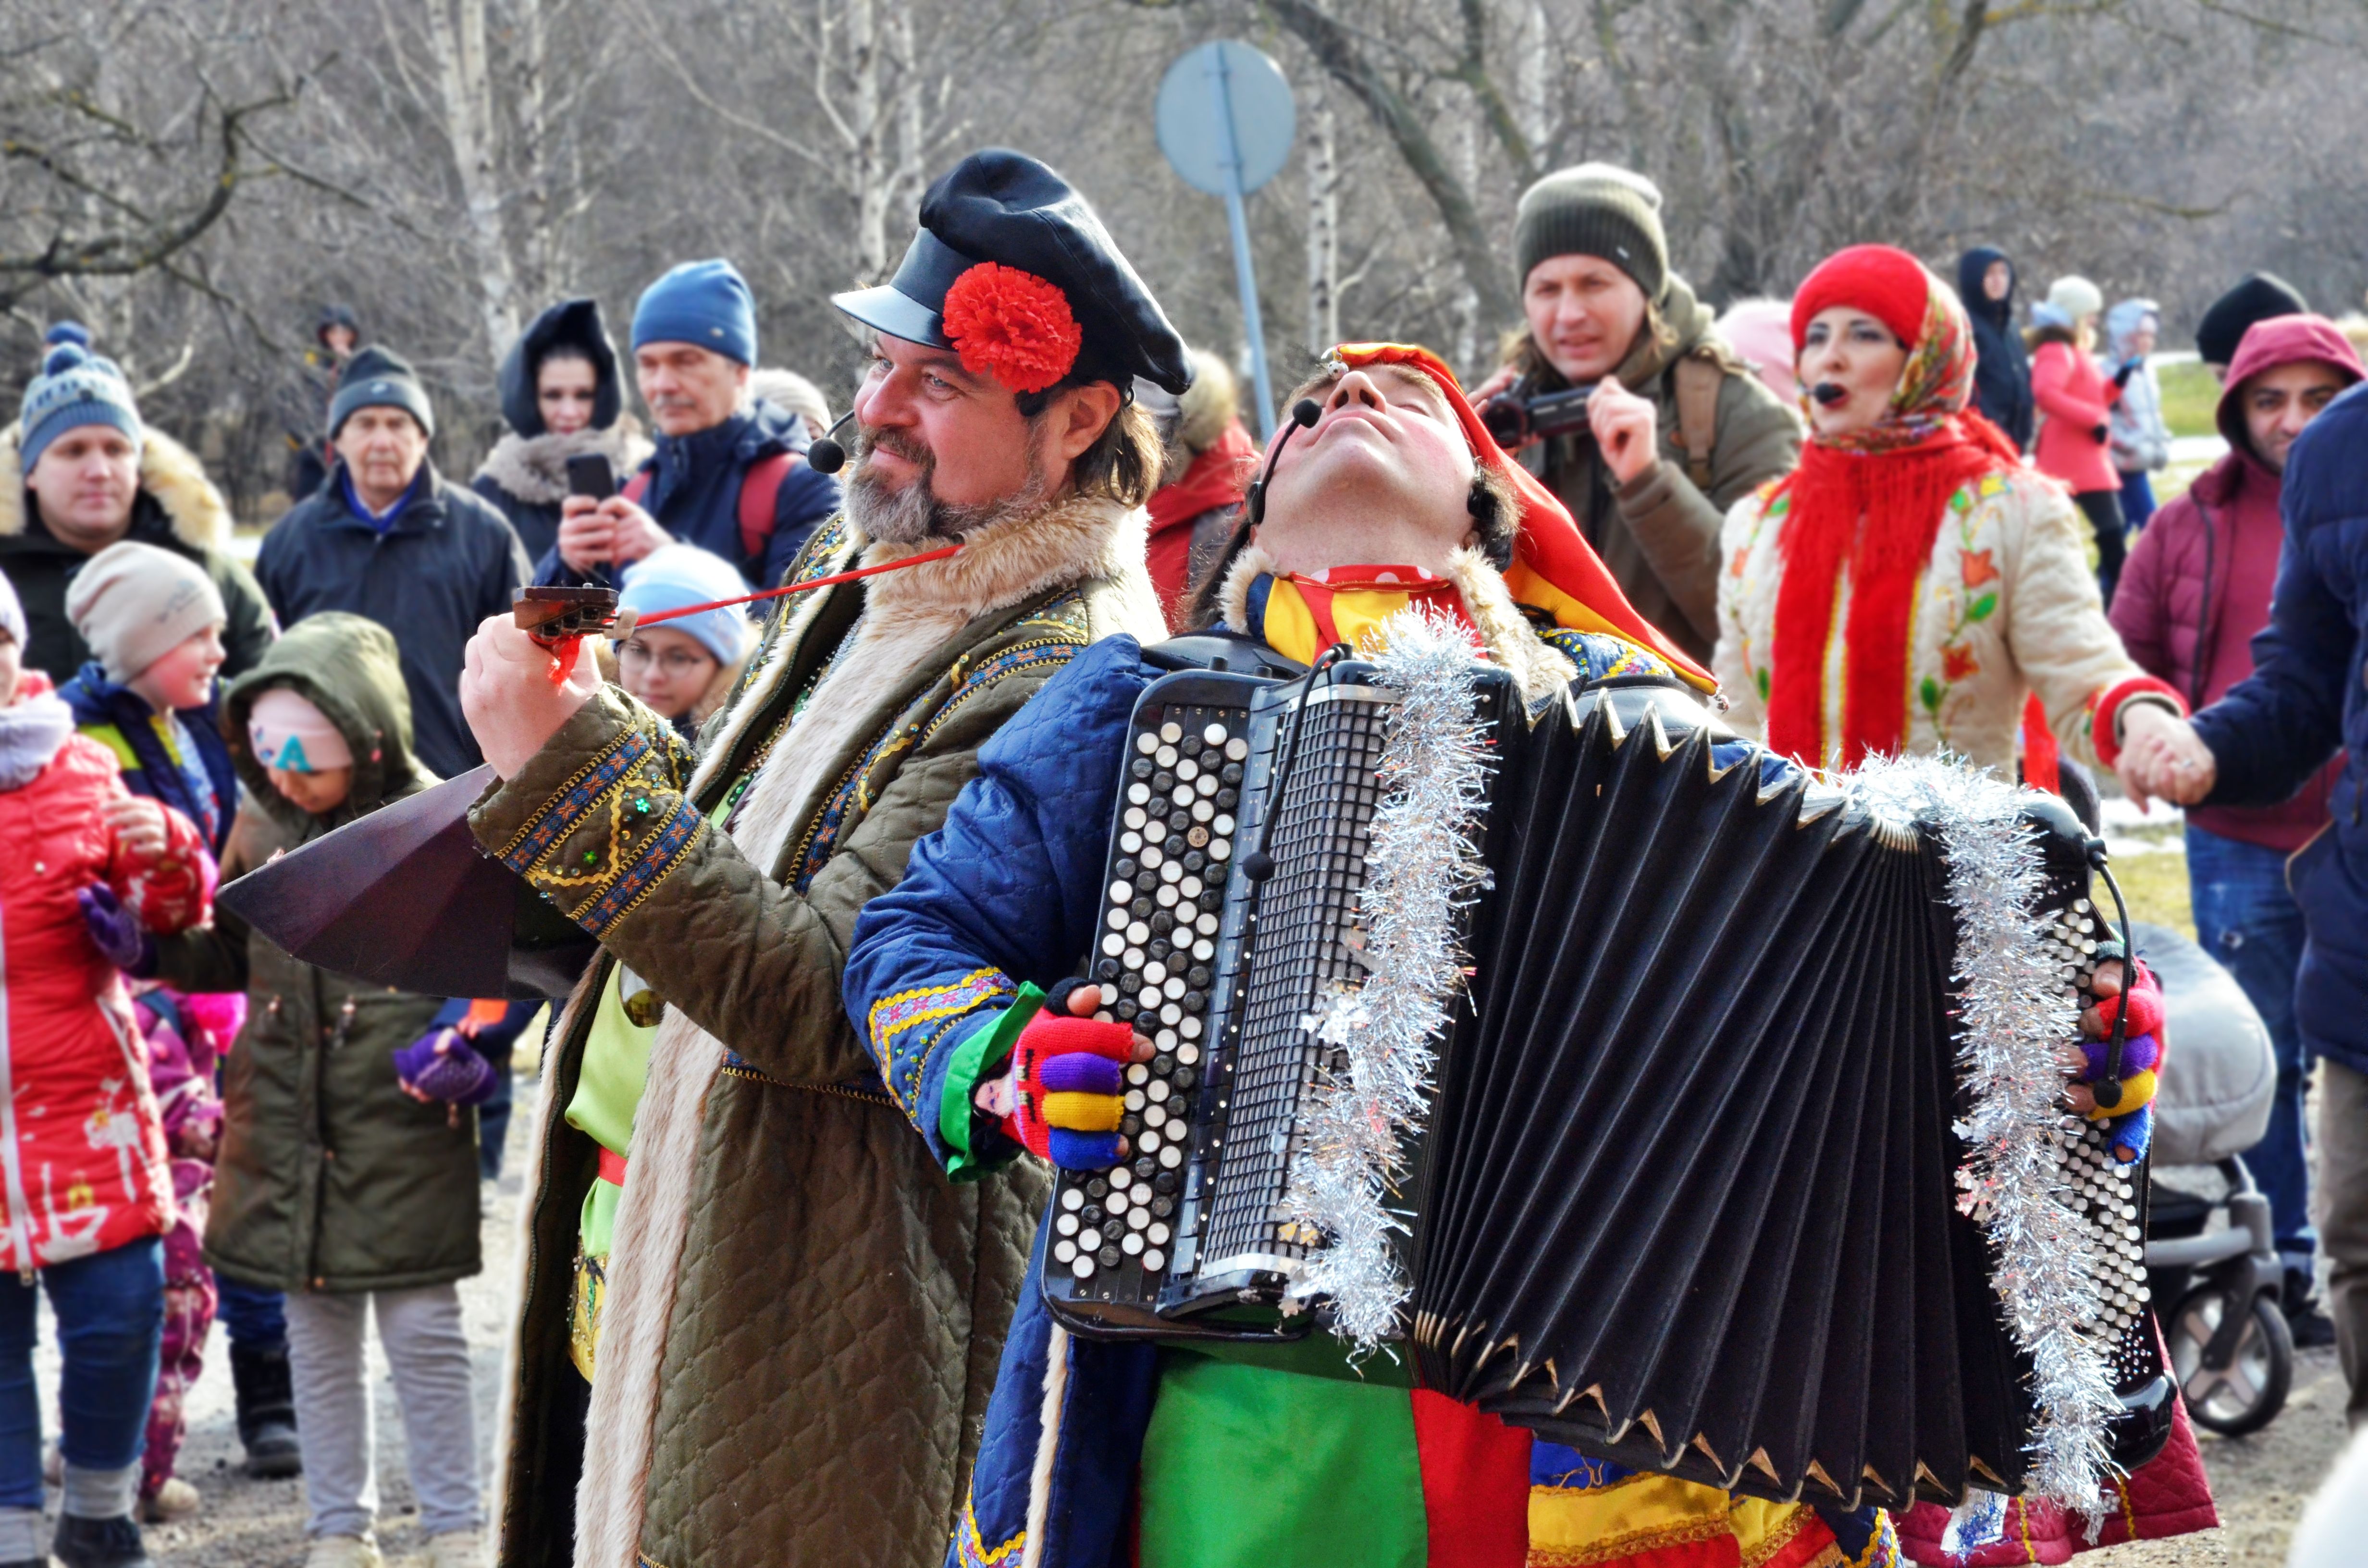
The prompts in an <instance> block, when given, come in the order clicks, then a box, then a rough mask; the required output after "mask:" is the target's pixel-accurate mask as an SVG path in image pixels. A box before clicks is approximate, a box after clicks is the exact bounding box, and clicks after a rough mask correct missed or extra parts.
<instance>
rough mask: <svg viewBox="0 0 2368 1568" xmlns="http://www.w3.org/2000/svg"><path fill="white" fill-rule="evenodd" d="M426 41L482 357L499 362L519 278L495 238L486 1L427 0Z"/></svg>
mask: <svg viewBox="0 0 2368 1568" xmlns="http://www.w3.org/2000/svg"><path fill="white" fill-rule="evenodd" d="M427 43H428V48H429V50H430V51H432V52H433V53H434V55H435V58H436V85H437V91H438V96H439V97H441V98H442V99H443V110H444V134H445V138H446V140H448V141H449V142H450V143H451V146H452V163H453V165H454V167H455V169H456V170H457V172H458V173H459V175H460V179H461V202H462V204H463V206H464V208H465V213H464V218H463V223H464V233H465V235H466V238H467V242H468V247H469V256H470V260H471V262H472V264H473V266H474V268H475V271H476V280H475V281H476V291H477V315H478V321H479V324H481V325H482V326H483V327H484V333H485V344H486V347H487V349H488V351H489V352H490V353H491V354H492V355H493V357H494V358H496V359H498V358H500V357H501V356H502V354H503V353H504V352H506V351H507V349H508V347H509V346H510V342H511V340H512V339H514V338H516V337H517V336H518V287H517V284H518V278H517V274H516V273H515V272H514V271H513V270H512V267H511V264H510V253H509V246H508V244H507V242H506V241H505V239H504V238H503V235H502V189H501V181H500V177H499V175H498V173H497V171H496V169H495V157H496V155H497V150H496V148H495V130H494V126H495V109H494V99H493V85H492V81H491V78H490V73H489V72H488V71H487V69H486V60H485V0H427Z"/></svg>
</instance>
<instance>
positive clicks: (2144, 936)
mask: <svg viewBox="0 0 2368 1568" xmlns="http://www.w3.org/2000/svg"><path fill="white" fill-rule="evenodd" d="M2132 934H2133V935H2134V936H2135V938H2136V941H2137V949H2138V952H2139V954H2140V956H2142V957H2143V958H2145V960H2146V962H2147V963H2149V964H2151V965H2152V966H2153V967H2154V971H2155V972H2156V974H2157V976H2159V977H2160V978H2161V981H2162V988H2163V1003H2164V1010H2165V1014H2166V1016H2167V1017H2168V1018H2169V1040H2168V1044H2169V1056H2168V1057H2167V1059H2166V1061H2165V1063H2164V1067H2163V1073H2162V1079H2161V1083H2160V1085H2159V1087H2158V1089H2157V1097H2156V1100H2155V1133H2154V1176H2153V1181H2152V1182H2151V1184H2150V1186H2149V1187H2148V1199H2147V1213H2146V1280H2147V1288H2148V1290H2150V1291H2151V1292H2152V1295H2153V1298H2154V1307H2155V1312H2156V1314H2157V1318H2158V1319H2159V1321H2160V1322H2161V1324H2162V1329H2163V1335H2164V1337H2165V1339H2166V1340H2167V1341H2168V1343H2169V1351H2170V1365H2171V1370H2172V1373H2173V1375H2174V1376H2176V1377H2177V1378H2178V1380H2179V1385H2180V1393H2181V1394H2182V1395H2183V1396H2184V1397H2185V1399H2186V1401H2187V1413H2188V1415H2191V1416H2192V1417H2193V1418H2194V1420H2195V1422H2196V1424H2197V1425H2199V1426H2204V1427H2208V1428H2209V1429H2211V1430H2212V1431H2214V1432H2217V1433H2220V1434H2221V1435H2222V1436H2224V1437H2242V1436H2243V1435H2244V1434H2246V1433H2248V1432H2257V1431H2259V1430H2260V1429H2261V1428H2262V1427H2263V1426H2268V1425H2269V1424H2270V1422H2271V1420H2273V1419H2274V1418H2275V1417H2276V1415H2277V1414H2278V1411H2279V1410H2280V1409H2281V1408H2282V1407H2283V1405H2284V1404H2285V1401H2286V1392H2287V1391H2288V1390H2289V1389H2290V1388H2291V1387H2292V1386H2293V1382H2294V1339H2293V1335H2291V1334H2290V1333H2289V1331H2288V1330H2287V1327H2286V1317H2285V1313H2284V1312H2283V1310H2281V1308H2280V1305H2279V1292H2280V1287H2281V1283H2282V1280H2283V1272H2282V1266H2281V1264H2280V1261H2279V1258H2278V1253H2277V1246H2276V1244H2275V1239H2274V1236H2273V1233H2272V1230H2271V1222H2270V1204H2269V1199H2266V1198H2264V1197H2262V1196H2261V1194H2260V1191H2259V1190H2258V1189H2256V1188H2255V1187H2254V1186H2253V1178H2252V1177H2251V1176H2250V1175H2248V1173H2247V1172H2246V1169H2245V1162H2244V1159H2243V1157H2242V1153H2241V1151H2243V1150H2246V1149H2249V1148H2251V1147H2252V1146H2253V1145H2254V1144H2255V1143H2256V1142H2260V1136H2261V1133H2262V1131H2263V1130H2264V1129H2265V1128H2267V1127H2268V1125H2269V1119H2270V1102H2271V1096H2272V1095H2273V1093H2274V1091H2275V1089H2276V1086H2277V1064H2276V1062H2275V1061H2274V1060H2273V1058H2272V1057H2271V1050H2270V1035H2269V1030H2268V1029H2267V1028H2264V1027H2263V1026H2262V1023H2261V1020H2260V1015H2259V1014H2257V1013H2256V1012H2254V1011H2253V1006H2252V1004H2251V1003H2250V1002H2248V1001H2247V1000H2246V999H2245V994H2244V993H2243V992H2242V991H2241V990H2239V989H2237V983H2236V981H2235V980H2233V979H2232V978H2230V976H2229V974H2228V971H2226V970H2224V969H2222V968H2221V967H2220V966H2219V965H2218V964H2217V963H2214V961H2213V960H2212V959H2211V957H2210V956H2209V955H2208V954H2206V953H2205V952H2204V951H2203V949H2201V948H2199V947H2197V946H2196V945H2195V944H2194V943H2193V942H2192V941H2190V940H2188V939H2187V938H2186V937H2182V936H2180V934H2179V933H2178V932H2176V931H2173V930H2170V929H2169V928H2168V927H2166V926H2146V925H2136V926H2135V929H2134V931H2133V933H2132ZM2215 1221H2222V1222H2218V1223H2215Z"/></svg>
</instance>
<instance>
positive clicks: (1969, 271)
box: [1957, 245, 2032, 452]
mask: <svg viewBox="0 0 2368 1568" xmlns="http://www.w3.org/2000/svg"><path fill="white" fill-rule="evenodd" d="M2001 261H2005V262H2006V270H2007V286H2006V298H2005V299H2003V300H1993V299H1991V298H1990V297H1989V295H1988V294H1987V292H1986V291H1985V290H1983V288H1982V277H1983V275H1984V274H1985V273H1987V272H1988V271H1989V269H1990V267H1991V265H1992V264H1993V263H1996V262H2001ZM2015 278H2016V273H2015V269H2014V263H2013V262H2011V261H2007V255H2006V252H2004V251H2002V250H1998V249H1997V248H1996V247H1995V246H1991V245H1975V247H1974V248H1973V249H1971V250H1969V251H1967V252H1966V253H1965V254H1964V255H1963V256H1959V257H1958V258H1957V298H1958V299H1960V300H1962V301H1964V306H1965V314H1966V315H1968V316H1970V317H1972V318H1973V323H1974V348H1975V355H1976V357H1977V358H1976V361H1975V366H1974V399H1975V402H1976V403H1979V404H1980V405H1981V411H1982V414H1983V415H1984V416H1985V417H1987V419H1988V420H1989V422H1990V423H1991V424H1993V425H1995V426H1998V428H1999V429H2001V430H2003V431H2005V432H2006V433H2007V434H2008V435H2009V436H2011V437H2014V444H2015V445H2016V446H2018V447H2021V449H2023V450H2024V451H2026V452H2027V451H2029V450H2031V434H2032V401H2031V357H2030V355H2029V354H2028V353H2027V352H2026V351H2025V350H2024V348H2023V346H2022V335H2021V334H2020V333H2018V332H2016V331H2015V329H2014V284H2015Z"/></svg>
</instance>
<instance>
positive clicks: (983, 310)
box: [939, 261, 1086, 392]
mask: <svg viewBox="0 0 2368 1568" xmlns="http://www.w3.org/2000/svg"><path fill="white" fill-rule="evenodd" d="M939 318H940V319H941V320H942V321H943V322H944V324H945V330H946V336H947V337H949V338H951V340H952V342H953V346H954V348H955V350H956V351H957V352H959V353H960V354H961V355H962V369H965V370H968V371H970V372H971V373H972V374H973V375H978V374H980V373H982V372H985V373H987V374H991V375H992V376H994V377H995V379H996V381H1000V382H1002V383H1003V384H1004V385H1005V386H1007V387H1009V388H1010V389H1011V390H1012V391H1013V392H1042V391H1043V390H1044V389H1045V388H1046V387H1049V386H1051V385H1053V383H1054V382H1056V381H1059V380H1060V379H1061V378H1062V377H1064V376H1065V375H1067V374H1068V373H1069V370H1070V368H1071V367H1073V366H1074V365H1076V362H1077V351H1078V350H1079V349H1080V348H1082V347H1085V341H1086V335H1085V332H1084V331H1083V329H1081V328H1080V327H1079V326H1078V325H1077V318H1076V315H1074V314H1073V313H1071V312H1070V310H1069V297H1068V296H1067V295H1065V294H1064V293H1062V292H1061V290H1059V289H1058V288H1057V287H1055V286H1054V285H1053V284H1051V283H1048V282H1046V281H1045V280H1044V279H1043V278H1039V277H1037V276H1036V275H1035V274H1034V273H1032V272H1022V271H1020V270H1019V268H1018V267H1005V266H1003V265H1002V264H1001V263H999V262H993V261H982V262H980V263H979V264H978V265H977V266H976V267H972V268H970V269H969V270H968V271H966V272H964V273H963V274H962V276H961V277H960V278H955V279H954V286H953V287H952V288H951V289H949V290H946V302H945V306H944V308H943V309H942V310H941V311H940V312H939Z"/></svg>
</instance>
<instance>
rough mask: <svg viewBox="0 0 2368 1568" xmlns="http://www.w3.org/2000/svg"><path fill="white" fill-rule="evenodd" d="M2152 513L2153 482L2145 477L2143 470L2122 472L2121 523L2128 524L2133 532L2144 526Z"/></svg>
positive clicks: (2153, 505)
mask: <svg viewBox="0 0 2368 1568" xmlns="http://www.w3.org/2000/svg"><path fill="white" fill-rule="evenodd" d="M2154 513H2155V502H2154V481H2153V480H2152V479H2151V478H2149V477H2147V474H2146V470H2144V469H2140V470H2138V471H2137V472H2135V473H2132V472H2129V471H2128V470H2127V469H2124V470H2123V471H2122V521H2123V522H2125V523H2127V524H2129V526H2130V528H2131V531H2133V532H2135V531H2136V530H2137V529H2139V528H2144V527H2146V519H2147V518H2149V517H2153V516H2154Z"/></svg>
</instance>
